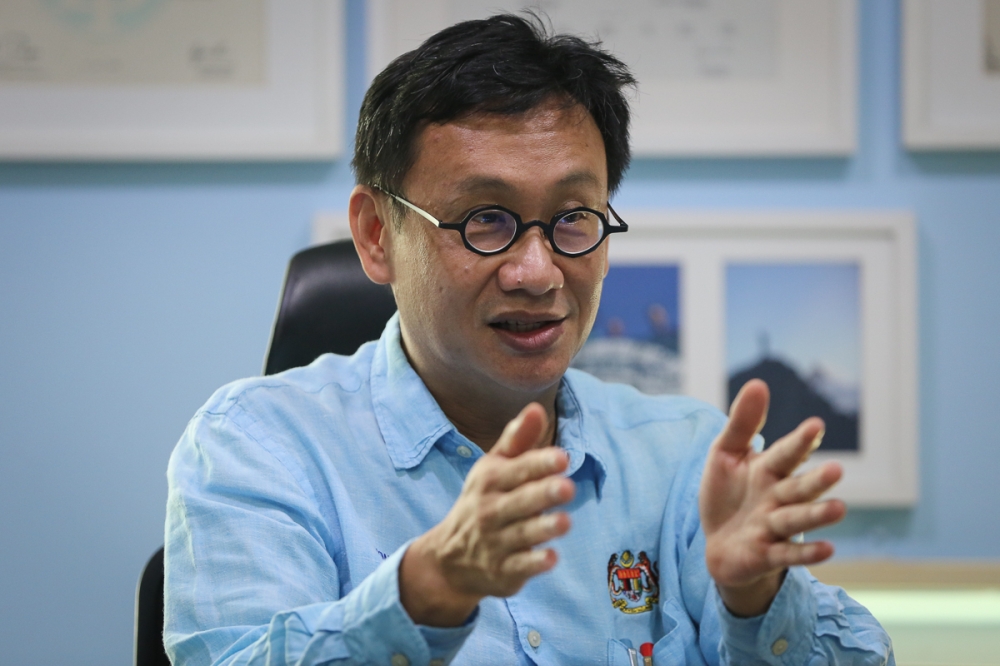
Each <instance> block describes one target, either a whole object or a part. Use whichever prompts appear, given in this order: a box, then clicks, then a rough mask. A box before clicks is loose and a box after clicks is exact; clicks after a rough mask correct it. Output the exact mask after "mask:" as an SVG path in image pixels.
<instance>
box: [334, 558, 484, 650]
mask: <svg viewBox="0 0 1000 666" xmlns="http://www.w3.org/2000/svg"><path fill="white" fill-rule="evenodd" d="M408 546H409V544H406V545H405V546H403V547H402V548H400V549H399V550H397V551H396V552H395V553H393V554H392V555H390V556H389V558H388V559H387V560H386V561H385V562H383V564H382V566H381V567H379V568H378V569H377V570H376V572H375V573H374V574H372V575H371V576H368V577H367V578H366V579H365V580H364V581H362V583H361V585H359V586H358V587H357V589H355V590H353V591H352V592H351V593H350V594H348V595H347V596H346V597H345V598H344V609H343V625H342V626H343V632H344V641H345V643H346V644H347V646H348V648H349V649H350V653H351V656H352V657H353V658H354V659H356V660H357V661H359V662H362V663H374V664H389V663H391V660H392V658H393V657H394V656H396V655H402V656H404V657H406V659H407V661H408V662H409V663H410V664H428V663H430V661H431V660H432V659H433V660H440V661H441V662H442V663H448V662H450V661H451V659H452V658H453V657H454V656H455V653H457V652H458V650H459V648H461V647H462V644H463V643H464V642H465V639H466V638H468V636H469V634H471V633H472V630H473V629H474V628H475V621H476V616H477V615H478V611H477V612H475V613H473V615H472V616H471V617H470V618H469V619H468V620H467V621H466V622H465V624H463V625H462V626H460V627H455V628H437V627H425V626H420V625H416V624H414V622H413V620H411V619H410V616H409V614H407V612H406V609H405V608H403V605H402V603H401V602H400V600H399V565H400V564H401V563H402V561H403V555H404V553H405V552H406V549H407V547H408ZM397 660H398V659H397Z"/></svg>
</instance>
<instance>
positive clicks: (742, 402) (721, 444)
mask: <svg viewBox="0 0 1000 666" xmlns="http://www.w3.org/2000/svg"><path fill="white" fill-rule="evenodd" d="M769 396H770V394H769V392H768V389H767V384H765V383H764V382H762V381H761V380H759V379H751V380H750V381H748V382H747V383H746V384H744V385H743V388H741V389H740V392H739V393H738V394H737V395H736V399H735V400H733V405H732V407H730V409H729V421H727V422H726V427H725V428H723V430H722V432H721V433H720V434H719V436H718V438H716V440H715V446H716V447H718V448H719V449H721V450H723V451H727V452H730V453H743V452H745V451H747V450H748V449H749V448H750V441H751V440H752V439H753V436H754V435H756V434H757V433H758V432H760V429H761V428H763V427H764V421H765V420H766V419H767V404H768V400H769V399H770V398H769Z"/></svg>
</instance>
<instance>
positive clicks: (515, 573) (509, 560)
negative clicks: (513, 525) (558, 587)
mask: <svg viewBox="0 0 1000 666" xmlns="http://www.w3.org/2000/svg"><path fill="white" fill-rule="evenodd" d="M558 561H559V556H558V555H556V551H555V550H553V549H552V548H538V549H535V550H522V551H519V552H516V553H511V554H510V555H508V556H507V557H506V558H505V559H504V561H503V564H501V565H500V573H501V575H503V576H504V577H507V578H514V579H519V580H522V581H523V580H525V579H527V578H530V577H532V576H537V575H538V574H540V573H544V572H546V571H548V570H549V569H551V568H552V567H554V566H555V565H556V562H558Z"/></svg>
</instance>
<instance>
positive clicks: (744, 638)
mask: <svg viewBox="0 0 1000 666" xmlns="http://www.w3.org/2000/svg"><path fill="white" fill-rule="evenodd" d="M713 590H714V586H713ZM713 596H714V597H715V604H716V609H717V610H718V614H719V619H720V624H721V633H722V641H721V645H720V656H721V658H722V663H724V664H769V665H772V666H801V665H802V664H808V665H810V666H813V665H814V666H820V665H834V664H844V665H847V664H851V665H859V666H860V665H864V666H869V665H870V666H894V664H895V663H896V662H895V659H894V657H893V654H892V645H891V642H890V641H889V637H888V635H887V634H886V633H885V631H884V630H883V629H882V627H881V626H880V625H879V623H878V621H877V620H875V618H874V617H872V616H871V614H870V613H868V611H867V610H866V609H865V608H864V607H862V606H861V605H860V604H858V603H857V602H855V601H853V600H852V599H851V598H850V597H848V596H847V594H846V593H845V592H844V591H843V590H841V589H839V588H835V587H830V586H828V585H823V584H822V583H820V582H819V581H817V580H816V579H815V578H814V577H813V576H812V575H811V574H810V573H809V572H808V571H807V570H806V569H805V568H803V567H792V568H791V569H789V570H788V574H787V575H786V576H785V580H784V582H783V583H782V585H781V588H780V589H779V590H778V594H777V596H775V598H774V601H773V602H771V606H770V608H768V611H767V613H765V614H764V615H760V616H757V617H752V618H740V617H736V616H735V615H733V614H732V613H730V612H729V609H727V608H726V606H725V604H724V603H723V602H722V599H721V598H720V597H719V595H718V592H717V591H715V592H713Z"/></svg>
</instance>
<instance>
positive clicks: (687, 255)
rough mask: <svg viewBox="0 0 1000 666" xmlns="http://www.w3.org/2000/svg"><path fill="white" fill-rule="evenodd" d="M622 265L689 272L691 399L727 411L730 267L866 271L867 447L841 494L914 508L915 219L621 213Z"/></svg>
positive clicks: (683, 339) (901, 215) (848, 467)
mask: <svg viewBox="0 0 1000 666" xmlns="http://www.w3.org/2000/svg"><path fill="white" fill-rule="evenodd" d="M619 212H620V213H621V215H622V218H623V219H625V220H626V221H627V222H628V223H629V232H628V233H627V234H621V235H616V236H614V237H612V238H611V239H609V241H608V242H609V243H610V250H609V257H610V262H611V266H612V268H614V267H615V266H619V265H651V264H652V265H678V266H679V267H680V279H679V283H680V299H679V301H680V323H681V326H680V350H681V364H682V365H681V367H682V370H681V372H682V376H683V377H684V380H683V386H684V390H683V393H684V394H687V395H691V396H693V397H696V398H700V399H702V400H705V401H706V402H709V403H711V404H713V405H716V406H718V407H719V408H720V409H723V410H725V409H727V405H728V390H727V385H726V383H727V381H726V380H727V368H726V367H725V366H726V340H725V336H726V322H725V317H726V314H725V313H726V305H725V299H726V291H725V270H726V266H727V265H730V264H732V263H734V262H735V263H746V262H753V263H762V264H768V263H774V264H784V263H801V262H807V263H808V262H856V263H857V264H858V266H859V267H860V269H859V275H860V278H859V292H860V297H859V309H860V318H859V319H860V329H861V334H860V339H861V345H860V347H861V359H862V361H861V363H862V365H861V380H862V381H861V393H860V395H861V409H860V414H861V418H860V424H859V435H860V447H859V449H858V450H857V451H840V452H828V453H827V452H824V451H822V450H820V451H817V452H816V453H815V454H814V455H813V456H812V458H811V460H810V461H809V462H808V463H806V466H807V468H808V467H812V466H814V465H816V464H819V463H820V462H822V461H824V460H829V459H836V460H839V461H840V462H841V464H842V465H843V466H844V471H845V474H844V478H843V480H842V481H841V482H840V484H839V485H838V486H837V487H836V489H835V490H834V495H835V496H837V497H840V498H842V499H844V500H845V501H846V502H847V503H848V504H850V505H853V506H866V507H905V506H911V505H913V504H914V503H916V501H917V499H918V495H919V483H918V453H917V451H918V375H917V290H916V270H917V268H916V237H915V222H914V218H913V215H912V214H910V213H906V212H794V211H781V212H703V211H700V212H683V211H681V212H678V211H661V210H620V211H619Z"/></svg>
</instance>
